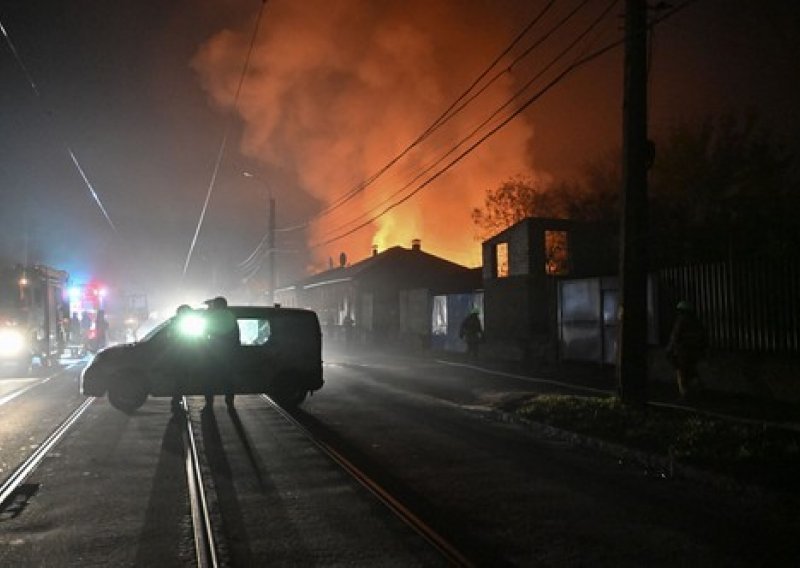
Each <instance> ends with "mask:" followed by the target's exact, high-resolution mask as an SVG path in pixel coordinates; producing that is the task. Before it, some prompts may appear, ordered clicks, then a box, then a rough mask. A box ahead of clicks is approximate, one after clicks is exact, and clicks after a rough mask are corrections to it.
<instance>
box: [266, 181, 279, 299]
mask: <svg viewBox="0 0 800 568" xmlns="http://www.w3.org/2000/svg"><path fill="white" fill-rule="evenodd" d="M268 231H269V237H268V238H267V246H268V247H269V303H270V304H274V303H275V285H276V283H277V281H278V279H277V273H276V272H275V265H276V263H275V255H276V251H275V198H274V197H272V192H271V191H270V192H269V227H268Z"/></svg>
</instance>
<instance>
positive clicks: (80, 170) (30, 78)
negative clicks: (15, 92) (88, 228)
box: [0, 22, 117, 232]
mask: <svg viewBox="0 0 800 568" xmlns="http://www.w3.org/2000/svg"><path fill="white" fill-rule="evenodd" d="M0 33H2V34H3V37H4V38H5V40H6V44H7V45H8V48H9V49H10V50H11V54H12V55H13V56H14V59H15V60H16V62H17V64H18V65H19V67H20V69H22V73H23V74H24V75H25V78H26V79H27V81H28V85H29V86H30V88H31V90H32V91H33V94H34V95H35V98H36V101H37V103H38V104H39V108H40V110H41V111H42V114H44V115H45V116H46V117H48V118H49V120H50V121H51V125H52V128H53V131H54V132H56V133H58V128H56V126H55V124H54V122H53V121H54V119H53V112H52V111H49V110H48V109H45V108H44V102H43V101H42V95H41V92H40V91H39V88H38V87H37V86H36V81H34V80H33V75H31V72H30V71H29V70H28V67H27V66H26V65H25V62H24V61H23V60H22V57H21V56H20V54H19V52H18V51H17V48H16V46H15V45H14V42H12V41H11V36H9V35H8V32H7V31H6V28H5V27H4V26H3V23H2V22H0ZM61 143H62V145H63V146H64V148H65V149H66V151H67V153H68V154H69V157H70V159H71V160H72V163H73V164H74V166H75V169H76V170H77V172H78V174H79V175H80V178H81V180H83V183H84V184H85V185H86V188H87V189H88V190H89V193H90V195H91V196H92V199H93V200H94V202H95V203H96V204H97V206H98V207H99V208H100V211H101V212H102V213H103V217H105V219H106V221H107V222H108V224H109V226H110V227H111V229H112V230H114V231H115V232H116V230H117V228H116V227H115V226H114V223H113V221H111V217H110V216H109V214H108V211H107V210H106V208H105V207H104V206H103V203H102V201H100V196H99V195H97V192H96V191H95V189H94V187H93V186H92V183H91V182H90V181H89V178H88V176H87V175H86V172H85V171H84V169H83V167H81V164H80V162H79V161H78V158H77V157H76V156H75V152H73V151H72V148H71V147H70V145H69V144H67V143H66V142H65V141H64V140H63V137H62V139H61Z"/></svg>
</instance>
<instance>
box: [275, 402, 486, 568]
mask: <svg viewBox="0 0 800 568" xmlns="http://www.w3.org/2000/svg"><path fill="white" fill-rule="evenodd" d="M261 397H262V398H263V399H264V400H266V401H267V402H268V403H269V404H270V405H271V406H273V407H274V408H275V410H277V411H278V413H279V414H280V415H281V416H283V418H284V419H286V420H287V421H288V422H290V423H291V424H292V425H293V426H294V427H295V428H297V429H298V430H299V431H300V432H301V433H302V434H303V435H304V436H306V437H307V438H308V439H309V440H310V441H311V442H312V443H313V444H314V445H315V446H316V447H317V448H319V449H320V451H322V453H324V454H325V455H326V456H328V457H329V458H330V459H331V460H333V461H334V462H335V463H336V464H337V465H339V466H340V467H341V468H342V469H344V470H345V471H346V472H347V473H348V474H350V476H352V477H353V478H354V479H355V480H356V481H358V482H359V483H360V484H361V485H362V486H363V487H364V488H365V489H367V491H369V492H370V493H372V494H373V495H374V496H375V497H376V498H377V499H378V500H379V501H380V502H381V503H383V504H384V505H385V506H386V507H388V508H389V510H391V511H392V512H393V513H394V514H395V515H396V516H397V517H398V518H399V519H400V520H401V521H403V522H404V523H405V524H406V525H408V526H409V527H411V528H412V529H413V530H414V531H415V532H416V533H417V534H418V535H420V536H421V537H422V538H424V539H425V540H426V541H427V542H428V543H429V544H430V545H432V546H433V547H434V548H435V549H436V550H437V551H438V552H439V553H440V554H441V555H442V556H444V557H445V559H446V560H447V562H448V564H449V565H450V566H463V567H467V566H474V564H473V563H472V562H471V561H470V560H469V559H468V558H466V557H465V556H464V555H463V554H461V552H459V551H458V549H457V548H456V547H455V546H453V545H452V544H450V543H449V542H448V541H447V540H446V539H445V538H444V537H443V536H441V535H440V534H439V533H437V532H436V531H435V530H434V529H433V528H431V527H430V526H429V525H428V524H426V523H425V522H424V521H423V520H422V519H420V518H419V517H417V516H416V515H415V514H414V513H412V512H411V511H410V510H409V509H407V508H406V507H405V506H404V505H403V504H402V503H401V502H400V501H398V500H397V499H395V498H394V497H392V495H391V494H390V493H389V492H387V491H386V490H385V489H384V488H383V487H381V486H380V485H378V483H377V482H376V481H374V480H373V479H371V478H370V477H369V476H368V475H367V474H366V473H364V472H363V471H361V470H360V469H358V467H356V466H355V465H354V464H353V463H352V462H351V461H349V460H348V459H347V458H345V457H344V456H343V455H342V454H341V453H339V452H338V451H336V449H334V448H333V447H331V446H330V445H328V444H326V443H325V442H323V441H322V440H320V439H318V438H317V437H316V436H314V435H313V434H312V433H311V432H310V431H309V430H308V429H307V428H306V427H305V426H303V425H302V424H300V423H299V422H298V421H297V420H295V418H294V417H293V416H292V415H291V414H289V413H288V412H286V410H284V409H283V408H281V406H280V405H279V404H278V403H276V402H275V401H274V400H272V399H271V398H270V397H269V396H267V395H266V394H262V395H261Z"/></svg>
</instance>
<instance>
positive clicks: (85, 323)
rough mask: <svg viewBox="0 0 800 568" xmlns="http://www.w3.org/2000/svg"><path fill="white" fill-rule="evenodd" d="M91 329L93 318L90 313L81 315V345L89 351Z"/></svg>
mask: <svg viewBox="0 0 800 568" xmlns="http://www.w3.org/2000/svg"><path fill="white" fill-rule="evenodd" d="M91 329H92V318H91V317H90V316H89V312H83V315H81V343H83V345H84V347H85V348H86V349H87V350H88V349H89V332H90V331H91Z"/></svg>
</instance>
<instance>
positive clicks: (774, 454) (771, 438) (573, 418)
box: [515, 395, 800, 489]
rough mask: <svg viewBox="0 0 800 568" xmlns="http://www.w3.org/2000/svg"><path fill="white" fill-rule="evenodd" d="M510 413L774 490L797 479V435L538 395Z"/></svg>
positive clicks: (608, 401) (612, 402)
mask: <svg viewBox="0 0 800 568" xmlns="http://www.w3.org/2000/svg"><path fill="white" fill-rule="evenodd" d="M515 412H516V413H517V414H518V415H519V416H521V417H523V418H525V419H527V420H531V421H534V422H538V423H541V424H546V425H549V426H553V427H556V428H560V429H563V430H568V431H571V432H575V433H579V434H584V435H588V436H592V437H595V438H599V439H602V440H605V441H607V442H611V443H616V444H620V445H623V446H626V447H630V448H633V449H637V450H641V451H644V452H649V453H653V454H659V455H663V456H667V457H671V458H672V459H674V460H675V461H677V462H681V463H685V464H689V465H693V466H697V467H702V468H705V469H710V470H713V471H716V472H719V473H723V474H726V475H730V476H732V477H736V478H739V479H741V480H743V481H748V482H755V483H758V484H760V485H765V486H769V487H773V488H779V489H790V488H792V487H793V486H794V484H796V480H797V479H798V476H799V475H800V432H797V431H794V430H788V429H785V428H780V427H776V426H771V425H767V424H765V423H758V422H738V421H733V420H728V419H725V418H718V417H714V416H708V415H704V414H699V413H694V412H687V411H685V410H680V409H671V408H662V407H653V406H645V407H635V406H629V405H624V404H622V402H621V401H620V400H619V399H617V398H613V397H612V398H594V397H579V396H570V395H540V396H536V397H534V398H531V399H529V400H527V401H525V403H523V404H522V405H521V406H520V407H518V408H517V409H516V410H515Z"/></svg>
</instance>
